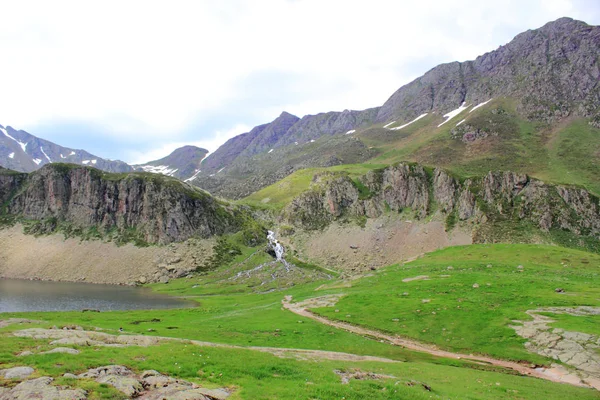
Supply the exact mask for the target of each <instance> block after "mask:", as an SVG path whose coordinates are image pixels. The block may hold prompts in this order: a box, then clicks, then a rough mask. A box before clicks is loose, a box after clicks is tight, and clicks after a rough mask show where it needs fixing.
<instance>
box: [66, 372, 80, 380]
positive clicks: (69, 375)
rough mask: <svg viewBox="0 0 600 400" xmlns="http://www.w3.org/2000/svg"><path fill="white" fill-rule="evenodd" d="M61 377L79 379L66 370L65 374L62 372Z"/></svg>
mask: <svg viewBox="0 0 600 400" xmlns="http://www.w3.org/2000/svg"><path fill="white" fill-rule="evenodd" d="M63 378H67V379H79V377H78V376H77V375H75V374H71V373H69V372H67V373H66V374H63Z"/></svg>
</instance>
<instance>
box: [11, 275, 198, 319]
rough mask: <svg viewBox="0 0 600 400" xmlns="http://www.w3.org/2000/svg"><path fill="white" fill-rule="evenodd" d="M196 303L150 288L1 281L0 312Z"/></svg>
mask: <svg viewBox="0 0 600 400" xmlns="http://www.w3.org/2000/svg"><path fill="white" fill-rule="evenodd" d="M194 304H195V303H193V302H190V301H185V300H181V299H177V298H174V297H169V296H166V295H162V294H158V293H155V292H153V291H152V290H150V289H147V288H139V287H131V286H115V285H94V284H90V283H71V282H42V281H27V280H18V279H0V313H2V312H21V311H72V310H83V309H86V308H87V309H93V310H101V311H108V310H150V309H165V308H182V307H193V306H194Z"/></svg>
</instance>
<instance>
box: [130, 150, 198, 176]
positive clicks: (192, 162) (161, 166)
mask: <svg viewBox="0 0 600 400" xmlns="http://www.w3.org/2000/svg"><path fill="white" fill-rule="evenodd" d="M207 154H208V150H206V149H202V148H200V147H196V146H183V147H180V148H178V149H176V150H175V151H173V152H172V153H171V154H169V155H168V156H166V157H164V158H161V159H160V160H156V161H150V162H148V163H146V164H140V165H133V168H134V169H135V170H136V171H145V172H154V173H157V174H163V175H167V176H173V177H175V178H179V179H181V180H183V181H186V182H187V181H189V180H192V179H194V177H195V176H196V175H197V174H198V173H199V172H200V163H201V162H202V160H204V158H205V157H206V155H207Z"/></svg>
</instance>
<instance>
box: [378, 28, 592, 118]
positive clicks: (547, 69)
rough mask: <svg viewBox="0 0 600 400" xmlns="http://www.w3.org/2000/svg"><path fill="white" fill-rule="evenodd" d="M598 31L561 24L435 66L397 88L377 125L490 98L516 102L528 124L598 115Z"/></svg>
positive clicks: (382, 110)
mask: <svg viewBox="0 0 600 400" xmlns="http://www.w3.org/2000/svg"><path fill="white" fill-rule="evenodd" d="M599 47H600V27H597V26H589V25H587V24H585V23H584V22H581V21H575V20H572V19H570V18H560V19H558V20H556V21H554V22H550V23H548V24H546V25H544V26H543V27H541V28H539V29H535V30H529V31H527V32H524V33H521V34H519V35H517V36H516V37H515V38H514V39H513V40H512V41H511V42H510V43H508V44H507V45H505V46H501V47H500V48H498V49H497V50H494V51H491V52H489V53H486V54H484V55H482V56H480V57H477V58H476V59H475V60H473V61H466V62H463V63H459V62H453V63H449V64H442V65H439V66H437V67H435V68H433V69H432V70H430V71H429V72H427V73H426V74H425V75H423V76H422V77H420V78H417V79H415V80H414V81H413V82H411V83H409V84H407V85H405V86H403V87H401V88H400V89H398V91H396V92H395V93H394V94H393V95H392V96H391V97H390V98H389V100H388V101H387V102H386V103H385V104H384V105H383V106H382V107H381V109H380V111H379V113H378V115H377V121H378V122H386V121H391V120H394V119H399V120H401V121H404V120H406V121H408V120H411V119H413V118H415V117H416V116H418V115H420V114H422V113H425V112H431V111H434V110H435V111H438V112H439V113H440V115H443V114H445V113H446V112H448V111H451V110H454V109H456V108H458V106H459V105H460V104H461V103H463V102H466V103H467V104H473V105H475V104H478V103H481V102H484V101H487V100H489V99H490V98H493V97H500V96H510V97H513V98H516V99H518V101H519V103H520V104H519V109H520V111H521V112H522V113H523V114H525V115H526V116H527V117H528V118H530V119H536V120H543V121H547V122H550V121H555V120H559V119H561V118H563V117H565V116H568V115H570V114H577V115H581V116H585V117H593V116H596V115H598V104H599V100H600V86H599V85H598V81H599V78H600V65H599V64H598V59H597V55H598V48H599Z"/></svg>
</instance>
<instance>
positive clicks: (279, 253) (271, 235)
mask: <svg viewBox="0 0 600 400" xmlns="http://www.w3.org/2000/svg"><path fill="white" fill-rule="evenodd" d="M267 240H268V241H269V246H271V248H272V249H273V251H274V252H275V259H276V260H277V261H281V262H282V263H283V265H285V269H286V271H287V272H289V271H290V264H289V263H288V262H287V261H286V260H285V258H283V253H284V251H285V250H284V248H283V246H282V245H281V243H279V241H278V240H277V239H275V232H273V231H267Z"/></svg>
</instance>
